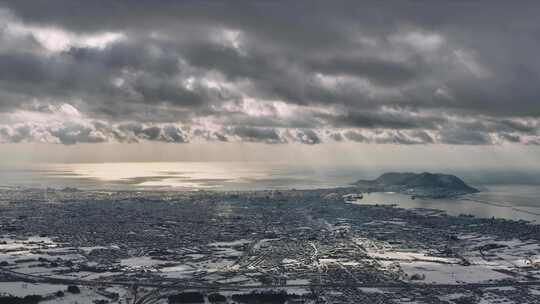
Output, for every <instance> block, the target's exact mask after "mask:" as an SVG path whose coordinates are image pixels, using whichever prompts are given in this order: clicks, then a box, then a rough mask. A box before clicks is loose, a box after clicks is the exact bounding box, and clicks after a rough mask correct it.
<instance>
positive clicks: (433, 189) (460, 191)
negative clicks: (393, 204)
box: [353, 172, 479, 198]
mask: <svg viewBox="0 0 540 304" xmlns="http://www.w3.org/2000/svg"><path fill="white" fill-rule="evenodd" d="M353 185H354V186H355V187H357V188H358V190H359V191H363V192H399V193H403V194H408V195H411V196H413V197H427V198H446V197H454V196H459V195H464V194H470V193H476V192H479V190H478V189H476V188H473V187H471V186H469V185H467V184H466V183H465V182H464V181H463V180H461V179H460V178H459V177H457V176H454V175H449V174H440V173H428V172H423V173H411V172H406V173H399V172H390V173H384V174H383V175H381V176H379V177H378V178H376V179H374V180H359V181H357V182H355V183H353Z"/></svg>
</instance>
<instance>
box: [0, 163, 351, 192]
mask: <svg viewBox="0 0 540 304" xmlns="http://www.w3.org/2000/svg"><path fill="white" fill-rule="evenodd" d="M360 172H361V170H358V169H354V170H353V169H347V168H335V167H327V168H324V167H317V168H313V167H308V166H290V165H285V164H270V163H254V162H170V163H167V162H159V163H157V162H156V163H150V162H149V163H144V162H143V163H80V164H78V163H74V164H39V165H30V166H24V167H11V168H2V173H0V186H21V187H40V188H43V187H77V188H82V189H159V188H161V189H165V188H170V189H185V190H193V189H227V190H232V189H238V190H247V189H250V190H252V189H290V188H298V189H311V188H320V187H336V186H343V185H347V184H349V183H351V182H353V181H355V180H356V179H358V177H359V176H361V175H360Z"/></svg>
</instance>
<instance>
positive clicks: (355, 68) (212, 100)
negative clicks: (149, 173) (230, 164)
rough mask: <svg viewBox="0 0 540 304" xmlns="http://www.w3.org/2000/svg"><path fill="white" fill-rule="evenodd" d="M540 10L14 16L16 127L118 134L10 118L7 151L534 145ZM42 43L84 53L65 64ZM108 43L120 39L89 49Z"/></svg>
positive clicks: (185, 8)
mask: <svg viewBox="0 0 540 304" xmlns="http://www.w3.org/2000/svg"><path fill="white" fill-rule="evenodd" d="M539 9H540V4H538V3H537V2H532V1H531V2H525V3H522V4H520V5H515V4H512V3H510V2H508V1H475V2H465V1H452V2H451V1H430V2H418V1H399V2H381V1H361V2H359V1H339V3H335V2H332V1H294V2H290V1H272V2H268V1H235V2H216V1H172V0H171V1H169V0H166V1H158V2H156V1H150V0H137V1H135V0H117V1H105V0H97V1H82V0H53V1H45V0H32V1H30V0H17V1H3V0H0V14H1V15H0V17H2V20H4V21H0V114H1V113H12V112H16V111H21V110H28V109H33V111H36V112H39V111H38V109H39V107H43V106H42V105H43V104H45V105H47V104H53V105H59V104H63V103H69V104H72V105H73V106H74V107H76V108H77V109H78V110H79V111H80V112H81V113H82V114H81V115H83V116H85V117H86V118H87V119H89V120H103V121H104V123H103V125H100V124H97V125H96V124H94V125H92V124H91V123H81V124H79V125H77V124H64V125H62V126H61V127H60V126H58V125H56V126H55V128H52V127H51V126H48V127H47V126H40V127H36V126H28V125H26V127H27V128H26V129H25V128H24V127H22V126H21V125H17V126H15V125H11V126H4V127H1V126H2V123H3V122H2V121H1V117H0V127H1V128H2V129H0V130H2V133H1V134H0V135H2V137H3V138H4V140H7V141H10V142H20V141H26V140H31V139H36V138H40V139H42V140H45V141H47V140H48V139H47V138H53V139H54V140H57V141H59V142H61V143H65V144H74V143H79V142H102V141H109V140H117V141H122V142H137V141H140V140H150V141H163V142H175V143H184V142H189V141H190V138H191V136H193V137H196V138H203V139H206V140H216V141H229V140H231V139H232V138H237V139H239V140H244V141H251V142H267V143H284V142H300V143H305V144H318V143H321V142H324V139H325V137H331V138H333V139H334V140H335V141H338V142H339V141H342V140H348V141H355V142H363V143H395V144H419V143H422V144H429V143H448V144H492V143H499V142H513V143H516V142H523V143H533V142H534V140H535V138H537V137H538V136H540V134H539V126H540V100H538V98H539V96H540V86H538V85H537V84H538V83H539V81H540V61H538V60H537V55H536V54H537V53H538V52H539V51H540V39H539V37H540V25H539V24H538V22H536V19H537V16H536V12H537V11H538V10H539ZM40 29H53V30H57V31H62V32H63V33H64V34H65V36H66V37H68V38H66V39H71V40H72V41H69V42H68V43H67V44H66V46H65V47H64V48H63V49H60V50H59V49H54V50H51V49H50V45H49V46H48V44H47V43H46V41H44V39H43V38H40V35H38V34H36V31H39V30H40ZM105 33H117V34H118V37H119V38H117V39H113V40H112V41H109V42H107V43H105V44H104V45H91V44H84V43H81V42H80V41H79V42H77V39H75V38H77V37H78V38H80V39H79V40H81V41H83V40H84V39H82V38H84V37H88V36H99V35H103V34H105ZM42 34H43V33H42ZM45 34H46V33H45ZM45 36H46V35H45ZM70 37H71V38H70ZM73 37H75V38H73ZM45 40H46V39H45ZM49 44H50V42H49ZM501 46H506V47H501ZM248 99H249V100H252V102H251V103H248V102H247V101H246V100H248ZM275 102H279V103H281V104H278V105H276V104H274V103H275ZM35 103H37V105H36V104H35ZM254 104H256V105H254ZM44 108H47V106H45V107H44ZM179 122H181V123H182V124H185V125H186V126H188V127H192V128H194V129H193V130H194V131H191V133H190V132H189V131H188V130H187V129H182V128H179V127H178V125H177V124H176V123H179ZM204 123H208V124H210V125H212V128H207V126H204ZM201 124H203V125H201ZM6 125H7V123H6ZM216 125H217V126H216ZM17 128H22V129H17ZM323 130H329V131H328V132H329V133H324V132H326V131H323ZM325 134H326V135H325ZM328 134H329V135H328ZM6 138H7V139H6Z"/></svg>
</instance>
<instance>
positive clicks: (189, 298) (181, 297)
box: [168, 292, 204, 304]
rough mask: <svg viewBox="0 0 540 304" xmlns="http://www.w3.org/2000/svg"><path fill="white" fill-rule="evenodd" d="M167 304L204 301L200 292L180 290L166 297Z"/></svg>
mask: <svg viewBox="0 0 540 304" xmlns="http://www.w3.org/2000/svg"><path fill="white" fill-rule="evenodd" d="M168 300H169V304H177V303H204V296H203V295H202V294H201V293H200V292H182V293H179V294H176V295H171V296H169V297H168Z"/></svg>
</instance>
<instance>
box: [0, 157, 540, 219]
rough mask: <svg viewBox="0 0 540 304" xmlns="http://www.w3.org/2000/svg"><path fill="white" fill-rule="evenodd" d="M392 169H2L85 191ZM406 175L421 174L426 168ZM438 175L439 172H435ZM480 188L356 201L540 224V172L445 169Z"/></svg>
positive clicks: (3, 179)
mask: <svg viewBox="0 0 540 304" xmlns="http://www.w3.org/2000/svg"><path fill="white" fill-rule="evenodd" d="M392 169H393V168H375V167H370V168H364V167H360V166H354V165H331V164H330V165H329V164H326V165H325V164H309V165H307V164H285V163H258V162H137V163H129V162H124V163H122V162H119V163H66V164H64V163H53V164H50V163H49V164H35V163H33V164H16V165H11V164H10V165H5V164H4V165H0V188H5V189H12V188H17V189H26V188H34V189H43V190H44V191H46V189H47V188H56V189H62V188H66V187H70V188H77V189H81V190H137V191H144V190H167V191H193V190H195V191H200V190H214V191H229V190H267V189H274V190H285V189H302V190H305V189H317V188H334V187H342V186H348V185H350V184H351V183H353V182H355V181H356V180H359V179H372V178H376V177H377V176H378V175H380V174H382V173H384V172H389V171H404V170H403V169H396V170H392ZM405 171H412V172H423V171H424V170H423V168H407V170H405ZM430 171H433V170H430ZM439 171H441V172H442V173H450V174H455V175H457V176H459V177H460V178H462V179H464V180H465V182H467V183H468V184H470V185H472V186H474V187H476V188H478V189H479V190H481V192H479V193H475V194H471V195H466V196H462V197H460V198H453V199H421V198H416V199H413V198H411V197H410V196H407V195H402V194H398V193H370V194H367V193H365V194H364V198H363V199H362V200H359V201H358V202H357V203H358V204H387V205H396V206H398V207H402V208H427V209H438V210H443V211H446V212H447V213H448V214H450V215H472V216H476V217H482V218H492V217H495V218H505V219H511V220H525V221H529V222H533V223H538V224H540V172H539V171H531V170H526V169H523V170H513V171H512V170H504V169H493V168H489V169H486V168H460V169H445V170H442V169H441V170H439Z"/></svg>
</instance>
